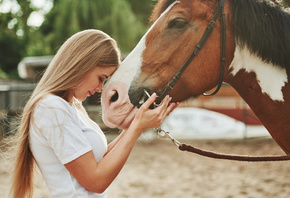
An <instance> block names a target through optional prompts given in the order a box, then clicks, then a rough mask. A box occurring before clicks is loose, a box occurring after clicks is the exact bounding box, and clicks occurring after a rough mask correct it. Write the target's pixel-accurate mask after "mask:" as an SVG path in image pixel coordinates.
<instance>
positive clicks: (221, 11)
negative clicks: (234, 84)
mask: <svg viewBox="0 0 290 198" xmlns="http://www.w3.org/2000/svg"><path fill="white" fill-rule="evenodd" d="M224 5H225V0H219V3H218V6H217V9H216V11H215V13H214V15H213V18H212V20H211V22H210V23H209V24H208V26H207V28H206V30H205V32H204V33H203V36H202V38H201V39H200V41H199V42H198V44H197V45H196V47H195V49H194V50H193V52H192V53H191V55H190V56H189V58H188V59H187V60H186V61H185V63H184V64H183V66H182V67H181V68H180V70H179V71H178V72H177V73H176V74H175V75H174V76H173V78H172V79H171V80H170V81H169V83H168V84H167V85H166V86H165V87H164V89H163V90H162V92H161V95H160V96H158V99H159V100H160V102H161V101H162V100H163V99H164V97H165V96H166V95H167V94H168V92H169V91H170V90H171V89H173V87H174V85H175V84H176V83H177V81H178V80H179V78H180V76H181V75H182V73H183V72H184V71H185V69H186V68H187V67H188V66H189V64H190V63H191V61H192V60H193V58H194V57H195V56H196V55H197V54H198V52H199V51H200V50H201V49H202V47H203V45H204V43H205V42H206V41H207V39H208V38H209V36H210V35H211V33H212V31H213V29H214V27H215V24H216V20H217V18H218V16H219V15H221V17H220V21H221V60H220V62H221V70H220V76H219V83H218V85H217V88H216V90H215V91H214V92H213V93H211V94H206V93H203V95H204V96H212V95H215V94H216V93H217V92H218V91H219V89H220V88H221V86H222V83H223V78H224V70H225V62H226V53H225V51H226V21H225V13H224ZM144 93H145V94H144V95H145V96H147V97H150V94H149V93H148V92H147V91H146V90H144ZM143 99H144V98H143ZM153 105H154V106H155V107H156V106H159V105H160V103H159V104H157V102H156V101H155V102H154V103H153ZM156 131H157V134H158V136H159V137H161V138H168V139H170V140H171V141H172V142H173V143H174V144H175V145H176V146H177V147H178V148H179V149H180V150H181V151H189V152H192V153H196V154H199V155H202V156H206V157H211V158H216V159H227V160H237V161H251V162H258V161H284V160H290V155H283V156H240V155H226V154H220V153H215V152H210V151H205V150H201V149H198V148H195V147H193V146H191V145H187V144H182V143H180V142H179V141H177V140H176V139H175V138H173V137H172V136H171V135H170V134H169V132H166V131H164V130H162V129H161V128H157V129H156Z"/></svg>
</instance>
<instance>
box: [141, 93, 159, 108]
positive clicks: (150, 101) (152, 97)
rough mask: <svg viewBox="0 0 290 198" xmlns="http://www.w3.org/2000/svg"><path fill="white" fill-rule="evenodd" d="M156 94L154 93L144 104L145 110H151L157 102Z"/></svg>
mask: <svg viewBox="0 0 290 198" xmlns="http://www.w3.org/2000/svg"><path fill="white" fill-rule="evenodd" d="M156 97H157V95H156V93H153V94H152V95H151V96H150V97H149V98H148V99H147V100H146V102H145V103H144V104H142V106H141V107H143V108H145V109H149V107H150V105H151V104H152V103H153V102H154V101H155V100H156Z"/></svg>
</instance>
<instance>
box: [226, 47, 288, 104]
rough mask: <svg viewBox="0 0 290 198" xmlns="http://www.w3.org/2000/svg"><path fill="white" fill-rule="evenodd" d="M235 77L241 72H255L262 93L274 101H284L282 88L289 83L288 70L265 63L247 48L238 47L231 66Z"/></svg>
mask: <svg viewBox="0 0 290 198" xmlns="http://www.w3.org/2000/svg"><path fill="white" fill-rule="evenodd" d="M230 68H232V69H233V71H232V74H233V75H234V76H235V75H236V74H237V73H238V71H239V70H241V69H245V70H246V72H249V73H250V72H254V73H255V74H256V78H257V81H258V84H259V85H260V87H261V90H262V93H266V94H267V95H268V96H269V97H270V98H271V99H272V100H277V101H281V102H283V101H284V97H283V93H282V88H283V87H284V86H285V83H286V82H287V81H288V77H287V73H286V69H284V68H281V67H279V66H275V65H273V64H271V63H267V62H265V61H263V60H262V59H261V58H260V57H258V56H256V55H255V54H253V53H251V52H250V51H249V49H248V48H247V47H244V48H241V47H240V46H239V45H237V46H236V49H235V54H234V59H233V61H232V63H231V65H230Z"/></svg>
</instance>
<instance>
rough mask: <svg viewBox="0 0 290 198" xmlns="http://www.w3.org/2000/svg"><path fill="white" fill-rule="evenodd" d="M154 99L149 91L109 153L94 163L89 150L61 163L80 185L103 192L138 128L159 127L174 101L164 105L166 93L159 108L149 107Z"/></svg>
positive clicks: (124, 156)
mask: <svg viewBox="0 0 290 198" xmlns="http://www.w3.org/2000/svg"><path fill="white" fill-rule="evenodd" d="M155 99H156V95H155V94H153V95H152V96H151V97H150V98H149V99H148V100H147V101H146V102H145V103H144V104H143V105H142V106H141V107H140V109H139V110H138V112H137V114H136V116H135V118H134V120H133V122H132V124H131V125H130V127H129V128H128V129H127V130H125V131H123V132H122V134H120V138H118V141H116V142H115V145H114V146H113V147H111V150H110V152H108V153H107V154H106V155H105V156H104V158H102V159H101V160H100V161H99V162H96V160H95V158H94V155H93V152H92V151H90V152H88V153H86V154H84V155H82V156H80V157H79V158H77V159H75V160H73V161H72V162H69V163H67V164H65V167H66V168H67V169H68V170H69V172H70V173H71V174H72V175H73V177H75V178H76V179H77V181H78V182H79V183H80V184H81V185H82V186H84V187H85V188H86V189H88V190H89V191H93V192H97V193H102V192H104V191H105V190H106V189H107V188H108V186H109V185H110V184H111V183H112V182H113V180H114V179H115V178H116V177H117V175H118V174H119V172H120V171H121V169H122V167H123V166H124V164H125V162H126V161H127V159H128V157H129V155H130V153H131V151H132V149H133V147H134V145H135V143H136V141H137V139H138V138H139V136H140V135H141V133H142V131H144V130H145V129H148V128H154V127H159V126H160V124H161V123H162V121H163V120H164V118H165V117H166V116H167V115H168V114H169V113H170V112H171V111H172V110H173V109H174V108H175V107H176V106H175V105H174V103H173V104H171V105H169V106H168V104H169V102H170V98H169V97H168V96H167V97H166V98H165V99H164V100H163V104H162V105H161V106H160V107H158V108H155V109H153V110H150V109H149V106H150V104H152V103H153V101H155Z"/></svg>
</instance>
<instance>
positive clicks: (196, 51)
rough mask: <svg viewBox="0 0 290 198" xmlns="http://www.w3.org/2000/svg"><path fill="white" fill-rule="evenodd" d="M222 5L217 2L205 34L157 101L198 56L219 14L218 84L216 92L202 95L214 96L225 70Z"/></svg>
mask: <svg viewBox="0 0 290 198" xmlns="http://www.w3.org/2000/svg"><path fill="white" fill-rule="evenodd" d="M224 5H225V0H219V3H218V6H217V8H216V10H215V13H214V15H213V18H212V20H211V22H210V23H209V24H208V26H207V28H206V29H205V32H204V33H203V35H202V37H201V39H200V40H199V42H198V43H197V45H196V46H195V49H194V50H193V52H192V53H191V54H190V56H189V57H188V59H187V60H186V61H185V63H184V64H183V65H182V67H181V68H180V69H179V71H178V72H177V73H176V74H175V75H174V76H173V77H172V79H171V80H170V81H169V82H168V84H167V85H166V86H165V87H164V88H163V90H162V91H161V94H160V95H159V96H158V101H159V102H161V101H162V100H163V99H164V97H165V96H166V95H167V94H168V92H169V91H170V90H171V89H173V87H174V86H175V84H176V83H177V81H178V80H179V78H180V76H181V75H182V73H183V72H184V71H185V70H186V68H187V67H188V66H189V64H190V63H191V61H192V60H193V58H194V57H195V56H196V55H197V54H198V52H199V51H200V50H201V49H202V47H203V45H204V44H205V42H206V41H207V39H208V38H209V36H210V35H211V33H212V31H213V29H214V27H215V24H216V20H217V18H218V17H219V15H220V14H221V17H220V22H221V60H220V62H221V69H220V76H219V83H218V85H217V88H216V90H215V91H214V92H213V93H211V94H206V93H203V95H204V96H212V95H215V94H216V93H217V92H218V91H219V89H220V88H221V86H222V83H223V78H224V70H225V62H226V21H225V13H224ZM144 91H145V94H146V95H147V96H148V92H146V90H144ZM155 105H156V106H158V105H159V104H157V102H155Z"/></svg>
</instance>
